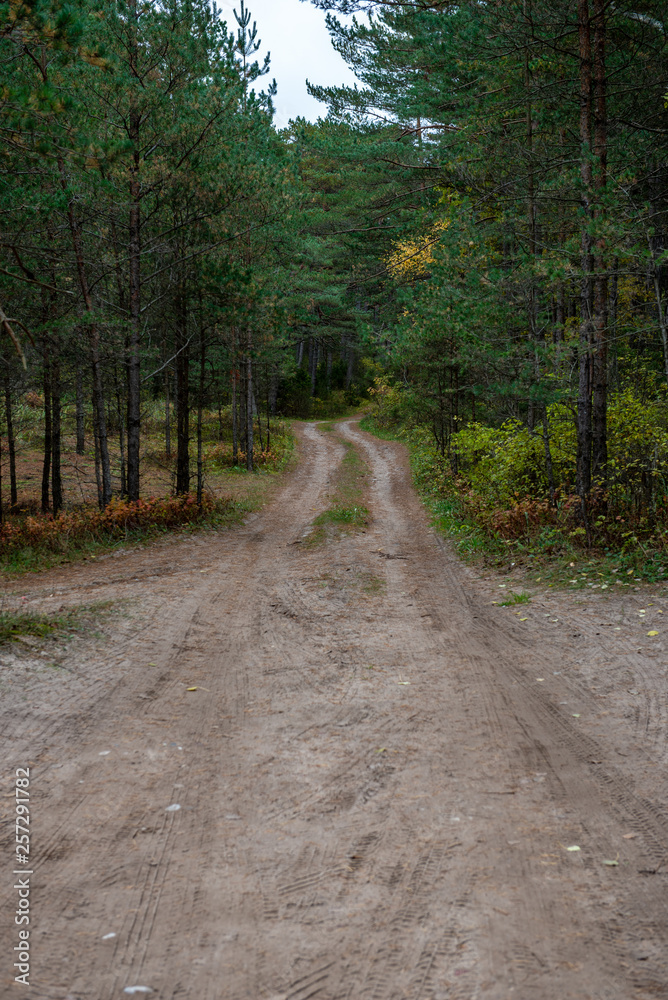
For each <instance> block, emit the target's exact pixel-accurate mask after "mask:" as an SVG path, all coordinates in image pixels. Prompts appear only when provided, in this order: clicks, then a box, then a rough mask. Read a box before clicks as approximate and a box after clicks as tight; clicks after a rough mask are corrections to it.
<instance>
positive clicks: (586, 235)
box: [576, 0, 594, 531]
mask: <svg viewBox="0 0 668 1000" xmlns="http://www.w3.org/2000/svg"><path fill="white" fill-rule="evenodd" d="M578 37H579V60H580V141H581V144H582V146H581V161H580V177H581V182H582V194H581V200H582V207H583V209H584V211H583V217H582V232H581V238H580V258H581V262H580V267H581V283H580V337H579V358H578V361H579V372H578V402H577V455H576V490H577V493H578V496H579V497H580V501H581V504H582V515H583V519H584V521H585V525H586V526H587V531H588V530H589V529H588V523H587V513H586V502H587V497H588V496H589V491H590V489H591V446H592V414H591V390H592V376H591V346H592V311H593V308H592V307H593V301H592V299H593V295H592V292H593V266H594V262H593V257H592V238H591V234H590V231H589V227H590V224H591V218H592V162H591V156H592V93H591V91H592V86H591V83H592V58H591V30H590V19H589V0H578Z"/></svg>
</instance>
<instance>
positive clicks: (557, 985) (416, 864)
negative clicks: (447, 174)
mask: <svg viewBox="0 0 668 1000" xmlns="http://www.w3.org/2000/svg"><path fill="white" fill-rule="evenodd" d="M339 433H340V434H341V435H343V436H344V437H346V438H348V440H349V441H352V442H353V443H354V444H355V446H356V447H357V448H358V449H359V452H360V454H361V455H362V456H363V458H364V459H365V461H366V462H367V464H368V465H369V468H370V480H371V481H370V495H369V505H370V508H371V512H372V515H373V521H372V524H371V526H370V528H369V530H368V531H367V532H366V533H361V534H358V535H356V536H349V537H344V538H343V539H341V540H339V541H336V542H330V543H329V544H326V545H324V546H320V547H311V548H309V547H308V546H305V545H303V544H300V539H302V538H303V537H304V533H305V532H306V531H307V529H308V525H309V523H310V521H311V520H312V518H313V517H314V516H315V515H316V513H317V512H318V511H320V510H323V509H324V508H325V507H327V505H328V501H327V491H328V484H329V483H330V482H331V478H332V475H333V474H334V472H335V470H336V468H337V465H338V463H339V462H340V460H341V457H342V455H343V451H344V449H343V446H342V444H341V441H340V440H339V439H337V436H336V435H333V434H331V433H330V434H326V433H321V432H320V431H318V430H317V429H316V428H315V426H313V425H307V426H306V428H305V430H304V432H303V434H302V440H301V454H302V459H301V462H300V464H299V466H298V468H297V470H296V472H294V473H293V474H292V475H291V477H290V478H289V479H288V481H287V485H286V486H285V488H284V489H283V490H282V492H281V493H280V494H279V495H278V497H277V498H276V499H275V500H274V501H273V503H272V504H271V505H270V506H269V507H268V508H267V509H266V511H265V512H264V513H263V514H262V515H261V516H256V517H254V518H252V519H251V520H249V522H248V523H247V524H246V526H245V527H243V528H242V529H240V530H237V531H234V532H230V533H226V534H220V535H213V536H208V535H204V536H199V537H196V538H194V539H179V540H176V541H173V542H171V543H165V544H161V545H158V546H156V547H154V548H151V549H149V550H146V551H142V552H134V553H128V554H126V555H123V556H121V557H120V558H117V559H107V560H105V561H104V562H102V563H100V564H99V565H97V566H96V565H95V564H92V565H91V564H89V565H86V566H83V567H72V568H71V569H68V570H66V571H61V572H60V573H58V574H51V575H48V576H43V577H40V578H38V579H37V582H36V583H34V584H31V585H29V586H30V587H32V589H31V590H29V591H28V590H25V587H26V586H27V585H26V584H22V585H21V586H22V587H23V588H24V593H26V594H28V596H29V597H32V598H33V599H34V602H35V606H37V605H39V606H40V607H48V606H59V604H62V603H65V604H68V603H77V602H81V601H82V600H88V601H90V600H92V599H116V600H118V599H121V598H125V599H128V601H129V603H128V605H127V607H128V609H129V611H128V613H127V615H126V617H124V618H122V619H121V620H119V621H116V622H115V624H114V625H113V634H112V635H111V637H110V638H109V639H108V641H106V642H100V641H99V640H96V639H90V640H85V641H81V640H77V641H76V642H75V643H74V644H73V645H72V647H71V649H70V654H69V660H68V659H67V657H66V658H65V659H64V660H62V662H61V666H62V667H64V668H65V669H62V670H56V671H54V670H48V669H42V670H39V671H38V670H37V669H36V666H35V662H34V661H35V655H36V654H34V653H32V654H30V655H32V656H33V660H32V661H31V660H30V659H29V658H28V659H26V656H25V655H24V654H21V655H20V656H18V657H17V656H15V657H13V658H11V657H10V658H9V659H7V658H6V662H5V673H4V674H3V677H4V678H5V681H6V678H7V677H8V676H9V677H10V680H11V683H9V682H5V683H4V688H3V708H2V718H1V720H0V724H1V727H2V741H3V746H4V749H3V751H2V758H3V760H4V762H5V769H4V770H5V773H4V775H3V781H4V785H3V792H4V794H5V796H6V797H5V798H3V800H2V802H3V831H2V833H3V835H2V857H3V859H4V860H3V865H2V871H3V876H2V888H1V896H2V912H1V913H0V948H2V953H1V954H0V963H2V965H0V992H1V995H2V997H3V998H4V997H12V996H17V997H20V996H23V997H26V1000H37V998H49V1000H66V998H67V1000H113V998H121V997H123V996H127V995H128V994H127V993H124V990H125V989H126V988H127V987H132V986H145V987H148V988H150V989H151V990H152V993H150V994H139V993H137V994H134V995H136V996H139V995H149V996H151V997H154V998H160V1000H177V998H188V1000H242V998H244V1000H245V998H248V1000H263V998H266V1000H279V998H280V1000H309V998H311V997H318V998H319V1000H334V998H341V1000H344V998H345V1000H356V998H365V1000H366V998H368V1000H390V998H392V1000H394V998H397V1000H399V998H407V1000H426V998H433V1000H474V998H484V1000H510V998H516V1000H567V998H577V1000H585V998H592V1000H593V998H596V1000H603V998H615V1000H631V998H643V1000H644V998H647V1000H649V998H655V997H668V941H667V937H668V935H667V930H668V874H664V873H668V837H667V833H668V818H667V817H668V807H667V802H668V794H667V783H666V778H665V761H666V748H667V742H666V715H667V709H666V706H667V703H668V702H667V698H666V692H667V690H668V688H667V685H666V680H665V669H664V666H665V663H664V660H665V662H668V660H666V659H665V658H662V657H661V656H659V657H658V658H657V657H654V658H651V657H649V656H644V655H643V654H642V653H641V654H640V655H639V654H638V652H637V651H636V648H635V647H636V645H637V642H638V640H637V639H636V638H634V635H633V634H632V632H631V631H629V632H628V635H627V633H626V632H619V635H617V636H614V637H613V636H612V633H606V634H601V633H600V631H599V632H597V628H598V623H599V620H600V618H601V615H603V614H604V613H605V615H606V616H607V617H608V618H609V617H610V615H611V610H610V608H611V607H612V605H606V606H605V611H603V610H602V605H601V604H600V603H599V604H598V605H595V606H594V609H593V610H591V608H589V610H588V609H587V608H584V609H583V610H582V611H581V612H579V611H577V609H576V608H574V606H573V607H571V606H570V605H569V607H566V606H565V605H564V607H563V608H562V612H563V615H565V618H564V617H561V618H559V619H558V620H557V623H556V624H555V625H554V627H553V630H552V631H548V629H547V627H543V626H542V625H541V622H540V621H539V620H538V618H537V617H536V615H537V614H538V612H539V610H540V608H539V607H538V606H535V607H534V606H532V610H531V614H532V615H533V618H532V617H529V618H528V619H527V621H526V622H525V623H521V622H520V621H519V619H517V618H514V619H513V618H512V617H511V616H510V614H509V609H497V608H493V607H492V606H491V596H492V595H491V588H493V586H496V584H495V583H490V582H489V581H485V580H479V579H476V578H475V576H474V574H473V573H471V572H470V571H468V570H466V569H464V568H463V567H462V566H461V565H460V564H459V563H458V562H457V561H456V560H455V559H454V557H453V556H452V555H450V554H449V552H448V550H447V548H446V547H444V546H443V545H442V544H441V543H440V542H439V541H438V540H437V539H436V538H435V537H434V536H433V534H432V533H431V531H430V530H429V528H428V526H427V523H426V519H425V516H424V514H423V512H422V509H421V508H420V506H419V504H418V502H417V500H416V498H415V496H414V495H413V493H412V491H411V489H410V486H409V478H408V473H407V469H406V464H405V457H404V455H403V452H402V449H401V447H400V446H398V445H393V444H387V443H385V442H379V441H377V440H375V439H372V438H370V437H368V436H367V435H364V434H363V433H362V432H360V431H359V429H358V428H357V426H356V424H355V423H354V422H347V423H343V424H341V425H339ZM497 593H498V591H497ZM549 600H556V598H555V599H548V598H545V601H547V602H548V603H545V605H544V606H545V607H548V611H547V612H546V613H545V617H546V620H548V621H550V622H552V621H553V618H552V617H549V616H550V615H552V616H553V615H554V609H555V606H556V605H554V603H553V604H552V605H550V604H549ZM610 600H611V601H612V600H613V599H612V598H611V599H610ZM629 600H630V599H629ZM49 602H51V603H50V604H49ZM538 605H540V601H539V602H538ZM569 608H570V610H569ZM627 612H628V608H627V611H626V612H624V613H627ZM541 613H542V612H541ZM634 613H635V612H634ZM569 615H570V618H569V617H568V616H569ZM578 615H579V617H578ZM587 616H589V617H587ZM620 620H621V619H620ZM625 627H626V626H625ZM630 628H631V626H629V629H630ZM615 642H616V643H617V645H616V646H615V645H614V643H615ZM21 657H23V658H21ZM592 664H593V666H592ZM608 668H609V671H608V672H607V673H606V670H608ZM587 671H589V673H588V672H587ZM592 671H594V673H592ZM596 671H598V673H596ZM629 671H630V674H629ZM594 674H596V677H594ZM629 676H632V678H633V679H632V680H631V681H630V682H629V680H628V677H629ZM601 677H603V678H604V679H605V678H607V683H608V687H607V688H606V689H605V690H603V689H602V687H601V684H603V681H601V679H600V678H601ZM538 678H541V680H539V679H538ZM594 679H596V681H597V683H593V681H594ZM629 683H634V684H636V685H638V687H637V688H633V691H634V692H635V694H634V695H633V696H629V695H628V694H626V693H625V692H624V697H623V698H622V697H621V695H620V690H622V689H623V688H624V685H628V684H629ZM603 686H605V685H603ZM641 686H642V690H640V688H641ZM188 687H196V688H197V690H196V691H190V692H189V691H188V690H187V688H188ZM643 695H644V697H643ZM636 696H638V697H636ZM606 698H607V699H608V700H607V701H602V700H601V699H606ZM634 705H635V708H633V706H634ZM604 706H607V708H606V707H604ZM629 706H631V707H629ZM28 762H29V763H30V765H31V794H32V797H31V807H32V816H33V820H32V822H33V826H32V848H33V855H32V870H33V871H34V875H33V876H32V879H31V905H32V911H31V912H32V923H31V931H32V935H31V950H32V955H33V958H32V962H31V976H30V979H31V985H30V986H29V987H23V986H18V985H14V984H13V983H12V978H13V972H12V969H11V967H10V966H11V961H12V958H11V948H12V947H13V945H14V943H15V939H16V928H15V927H14V926H13V923H12V921H13V915H14V910H15V897H16V892H15V891H14V890H13V889H12V888H11V886H12V879H13V878H14V876H13V875H12V874H11V873H12V870H13V825H12V826H11V827H10V825H9V824H10V823H11V824H13V812H12V810H13V805H14V802H13V799H12V797H11V796H12V794H13V793H12V785H11V781H10V779H11V775H12V774H13V769H14V767H16V766H23V765H25V764H26V763H28ZM170 805H178V806H180V808H179V809H178V810H172V811H167V807H168V806H170ZM628 834H632V835H633V836H630V837H629V836H627V835H628ZM574 845H577V846H579V847H580V850H579V851H570V852H569V851H567V850H566V848H567V847H569V846H574ZM606 860H609V861H610V860H612V861H615V860H616V861H618V865H616V866H611V865H605V864H604V863H603V862H604V861H606ZM664 865H665V867H664ZM652 873H653V874H652ZM111 935H114V936H111Z"/></svg>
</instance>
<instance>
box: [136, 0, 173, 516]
mask: <svg viewBox="0 0 668 1000" xmlns="http://www.w3.org/2000/svg"><path fill="white" fill-rule="evenodd" d="M128 6H129V8H130V11H129V27H130V52H129V56H130V66H131V68H132V69H133V70H134V69H135V63H136V60H137V53H138V45H137V20H138V16H139V15H138V11H137V4H136V0H129V4H128ZM140 125H141V114H140V111H139V108H138V107H137V106H136V98H134V97H133V98H132V102H131V106H130V113H129V116H128V138H129V140H130V143H131V145H132V161H131V164H130V178H129V185H128V188H129V190H128V194H129V196H130V210H129V213H128V263H129V269H128V277H129V307H130V343H129V351H128V497H129V499H130V500H138V499H139V444H140V433H141V359H140V355H139V348H140V339H141V201H140V199H141V188H140V169H139V167H140V146H139V138H140V135H139V133H140ZM177 492H178V488H177Z"/></svg>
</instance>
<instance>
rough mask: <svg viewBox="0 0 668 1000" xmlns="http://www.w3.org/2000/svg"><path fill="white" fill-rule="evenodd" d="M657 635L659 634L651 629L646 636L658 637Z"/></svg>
mask: <svg viewBox="0 0 668 1000" xmlns="http://www.w3.org/2000/svg"><path fill="white" fill-rule="evenodd" d="M658 634H659V633H658V632H656V631H655V630H654V629H652V631H651V632H648V633H647V635H658Z"/></svg>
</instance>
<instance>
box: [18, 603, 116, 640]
mask: <svg viewBox="0 0 668 1000" xmlns="http://www.w3.org/2000/svg"><path fill="white" fill-rule="evenodd" d="M109 608H110V602H107V601H99V602H97V603H95V604H90V605H81V606H79V607H75V608H69V609H67V610H66V611H61V612H59V613H58V614H40V613H38V612H35V611H19V610H15V611H7V610H4V609H0V645H3V644H5V643H9V642H15V641H16V640H18V639H20V638H21V637H22V636H33V637H35V638H37V639H50V638H57V637H59V636H62V635H68V634H71V633H73V632H75V631H77V630H79V629H82V628H86V627H90V625H91V624H92V622H93V621H99V618H100V615H101V614H104V613H107V612H108V611H109Z"/></svg>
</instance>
